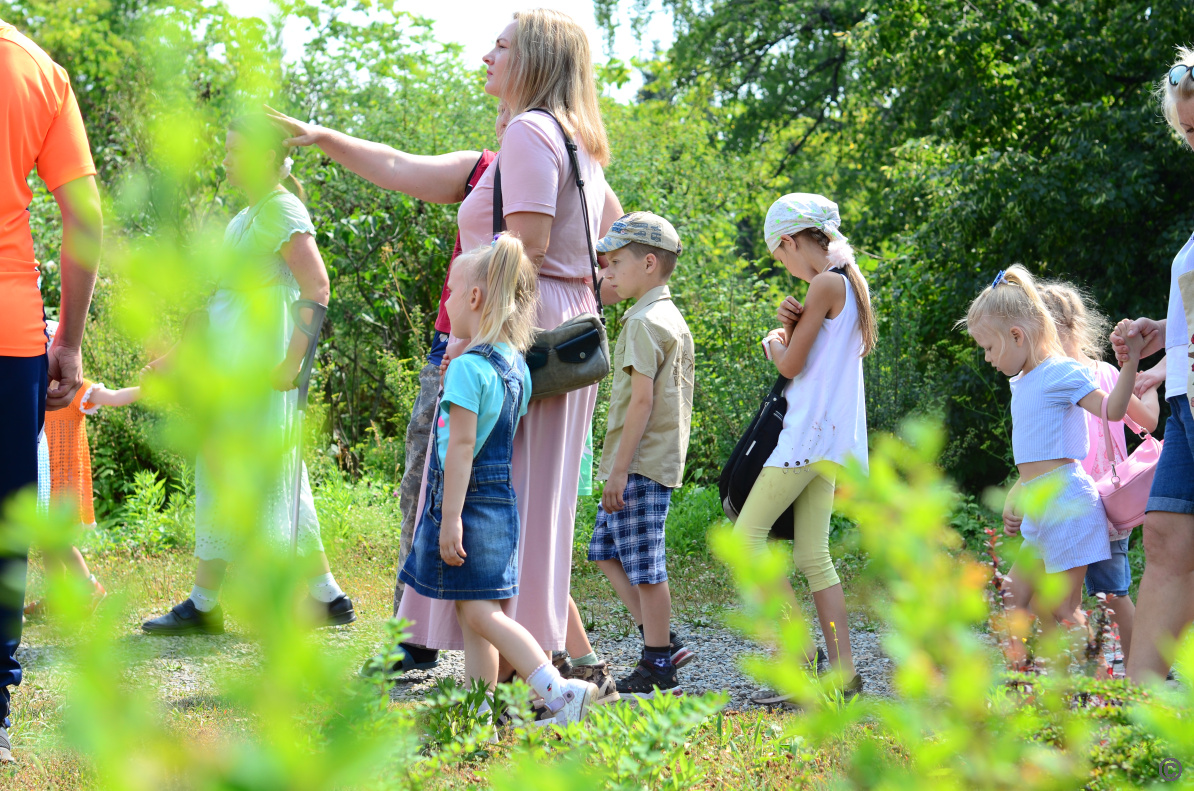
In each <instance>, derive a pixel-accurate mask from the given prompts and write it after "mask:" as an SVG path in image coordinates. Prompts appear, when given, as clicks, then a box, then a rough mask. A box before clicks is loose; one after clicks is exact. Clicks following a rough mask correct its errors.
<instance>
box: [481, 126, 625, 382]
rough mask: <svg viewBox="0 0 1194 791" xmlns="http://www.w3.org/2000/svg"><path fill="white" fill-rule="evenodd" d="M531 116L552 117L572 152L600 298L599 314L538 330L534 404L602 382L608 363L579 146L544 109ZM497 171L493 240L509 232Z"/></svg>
mask: <svg viewBox="0 0 1194 791" xmlns="http://www.w3.org/2000/svg"><path fill="white" fill-rule="evenodd" d="M533 112H540V113H544V114H545V115H548V116H551V119H552V120H553V121H555V122H556V126H558V127H560V133H561V134H563V135H564V147H565V148H567V149H568V159H569V160H570V161H571V162H572V172H573V174H574V175H575V178H576V186H577V188H578V189H579V190H580V211H581V219H582V223H583V224H584V227H585V240H586V241H587V242H588V245H589V265H590V266H591V267H592V270H593V296H594V297H596V298H597V315H593V314H592V313H582V314H580V315H579V316H573V317H572V318H570V319H568V320H567V321H565V322H564V323H563V324H561V325H560V326H558V327H556V328H555V329H550V330H543V329H536V330H535V339H534V341H532V343H531V348H530V349H528V350H527V353H526V361H527V368H529V369H530V371H531V400H536V399H539V398H551V397H552V396H558V395H563V394H564V393H570V392H572V391H573V390H580V389H581V388H583V387H588V386H589V385H593V384H596V383H597V382H600V381H601V380H602V379H604V378H605V377H607V376H609V372H610V358H609V340H608V339H607V338H606V334H605V317H604V316H603V315H602V305H601V288H600V285H599V281H598V277H597V251H596V250H595V248H594V247H593V234H592V231H591V230H590V229H589V204H588V201H587V200H586V199H585V182H584V180H583V179H582V178H581V177H580V162H579V161H578V159H577V156H576V143H574V142H573V141H572V138H571V137H569V136H568V133H567V132H566V131H564V126H563V125H562V124H561V123H560V121H559V119H558V118H556V117H555V116H554V115H552V114H551V113H550V112H548V111H547V110H543V109H540V108H535V110H534V111H533ZM493 167H494V176H493V235H494V236H495V237H496V236H497V235H498V234H499V233H501V232H502V231H504V230H505V229H506V217H505V214H504V213H503V212H502V169H501V164H500V160H498V161H495V162H494V163H493Z"/></svg>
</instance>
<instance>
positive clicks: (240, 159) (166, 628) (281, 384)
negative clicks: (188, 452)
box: [142, 115, 356, 635]
mask: <svg viewBox="0 0 1194 791" xmlns="http://www.w3.org/2000/svg"><path fill="white" fill-rule="evenodd" d="M284 138H285V134H284V133H283V132H282V131H281V130H280V129H278V127H276V126H275V125H274V124H272V123H271V122H270V121H269V120H268V119H267V118H266V117H265V116H264V115H252V116H244V117H241V118H238V119H236V120H235V121H233V123H232V124H231V126H230V127H229V130H228V134H227V138H226V141H225V147H226V154H225V157H224V167H225V170H226V171H227V176H228V181H229V183H230V184H232V185H233V186H235V187H239V188H240V189H241V190H243V191H244V192H245V194H246V196H247V197H248V199H249V202H250V206H249V207H248V208H246V209H244V210H242V211H241V212H240V213H239V214H237V215H236V216H235V217H233V218H232V221H231V222H230V223H229V224H228V228H227V230H226V231H225V234H224V244H225V248H226V249H227V250H228V251H229V252H230V253H231V254H232V258H233V259H234V261H235V266H234V267H232V268H230V269H229V271H227V272H224V273H222V274H221V276H220V279H219V282H218V284H217V288H216V291H215V293H214V294H213V295H212V297H211V300H210V302H209V303H208V309H207V313H208V319H209V321H208V328H207V332H208V336H209V337H208V340H209V341H210V348H212V349H213V350H214V354H215V355H216V356H217V357H219V358H220V359H221V361H223V362H226V363H227V364H228V365H229V366H230V367H231V368H235V367H236V366H238V365H240V366H243V365H244V364H245V360H246V359H248V358H247V357H246V355H255V356H259V355H262V354H265V355H267V356H269V357H271V358H272V360H276V361H277V362H276V363H275V364H274V365H275V367H274V368H273V371H272V372H271V373H270V374H269V381H270V384H271V385H272V387H273V390H272V391H270V392H269V394H268V395H267V396H266V399H267V401H268V403H266V404H265V405H264V408H263V411H262V415H263V422H264V424H265V425H266V427H267V428H269V429H273V428H276V429H278V432H279V433H278V436H282V437H290V438H293V437H295V436H297V431H296V428H297V426H296V423H297V391H296V390H295V389H294V387H295V385H294V380H295V378H296V377H297V375H298V373H299V369H300V367H301V365H302V361H303V357H304V355H305V353H306V349H307V343H308V341H307V337H306V335H304V334H303V333H302V331H301V330H298V329H296V327H295V323H294V319H293V318H292V316H291V312H290V306H291V305H292V304H293V303H294V302H295V301H296V300H299V299H303V300H311V301H314V302H318V303H319V304H322V305H327V303H328V298H329V296H330V293H331V289H330V285H329V282H328V274H327V269H326V268H325V267H324V264H323V259H322V258H321V257H320V254H319V248H318V247H317V246H316V244H315V227H314V226H313V225H312V224H311V216H310V215H309V214H308V213H307V208H306V206H304V205H303V201H302V198H303V192H302V187H301V186H300V185H299V183H298V181H297V180H296V179H295V178H294V177H293V176H291V175H290V168H291V165H292V164H293V163H292V161H291V159H290V157H289V156H288V154H289V148H288V147H287V146H285V145H284V144H283V140H284ZM283 183H285V184H286V185H287V186H286V188H284V187H283V186H282V185H283ZM306 312H307V313H310V310H309V309H307V311H306ZM304 320H309V318H308V317H304ZM263 328H268V329H266V330H265V334H266V337H262V332H263ZM258 359H259V357H258ZM211 461H212V460H211V459H210V458H205V457H204V454H202V453H201V454H200V457H199V459H198V460H197V461H196V464H195V557H196V558H197V559H198V561H199V563H198V568H197V570H196V573H195V587H194V589H193V590H192V591H191V595H190V596H189V597H188V598H187V599H186V600H185V601H183V602H182V603H181V604H179V605H177V606H175V607H174V608H173V609H172V610H171V611H170V612H168V613H166V614H165V615H162V616H160V617H158V618H154V619H153V620H150V621H147V622H146V623H144V624H143V625H142V629H144V630H145V631H146V632H148V633H150V634H164V635H173V634H198V633H203V634H220V633H222V632H223V631H224V616H223V612H222V610H221V609H220V607H219V589H220V586H221V584H222V583H223V579H224V572H225V570H226V568H227V565H228V563H229V562H230V561H232V560H234V559H235V557H236V554H237V550H238V549H239V544H241V543H242V540H241V537H240V536H238V535H237V533H236V532H235V531H234V530H230V529H229V528H228V527H227V525H226V524H222V522H224V521H225V520H224V519H222V518H221V515H220V505H221V504H220V503H219V502H218V501H217V499H216V494H217V491H216V489H215V486H214V481H213V477H214V474H215V472H216V471H214V470H212V469H211V468H210V466H209V464H210V463H211ZM296 464H302V460H301V459H299V458H298V452H297V448H296V447H295V446H294V444H293V440H291V444H290V450H289V451H287V452H285V453H284V454H283V458H282V463H281V465H280V469H279V470H278V471H277V474H276V475H274V476H273V477H271V480H273V481H275V483H274V484H273V485H272V486H271V487H270V488H269V489H268V490H267V491H266V493H265V496H264V502H263V505H262V511H261V513H260V514H259V516H258V519H257V521H256V526H257V527H258V528H259V529H260V530H261V531H263V533H264V534H265V537H266V539H267V540H268V541H270V542H272V543H273V544H274V545H276V546H277V548H278V550H279V551H285V550H286V549H288V548H289V546H290V542H291V531H292V519H293V516H292V513H293V512H292V508H293V504H294V480H295V465H296ZM222 472H224V474H227V471H222ZM300 480H301V484H300V490H299V525H298V550H299V552H300V553H301V554H302V555H303V556H304V557H305V558H307V561H308V563H309V564H310V565H311V566H312V567H313V570H314V571H316V572H317V573H316V575H315V576H313V577H312V578H311V579H310V580H309V585H308V588H309V591H310V594H311V598H312V599H313V601H312V602H311V605H312V606H311V609H313V610H314V611H315V612H316V613H318V616H317V617H318V621H317V622H318V623H319V625H323V626H328V625H334V624H345V623H350V622H352V621H354V620H355V619H356V614H355V612H354V610H353V605H352V601H351V600H350V599H349V598H348V597H347V596H346V595H345V594H344V592H343V591H342V590H340V587H339V585H337V584H336V581H335V578H334V577H333V576H332V574H331V571H330V568H329V566H328V562H327V556H326V555H325V554H324V551H323V543H322V542H321V540H320V537H319V520H318V517H317V516H316V513H315V503H314V500H313V499H312V497H311V486H310V483H309V481H308V478H307V470H306V465H303V466H302V469H301V473H300Z"/></svg>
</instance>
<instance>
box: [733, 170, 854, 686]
mask: <svg viewBox="0 0 1194 791" xmlns="http://www.w3.org/2000/svg"><path fill="white" fill-rule="evenodd" d="M840 225H841V216H840V215H839V214H838V208H837V204H836V203H834V202H833V201H831V200H828V199H826V198H824V197H822V196H820V195H812V194H808V193H794V194H791V195H785V196H784V197H782V198H780V199H779V200H777V201H776V202H775V203H774V204H772V206H771V208H770V210H769V211H768V212H767V221H766V224H765V225H764V233H765V236H766V239H767V247H768V249H769V250H770V251H771V255H772V256H773V257H774V258H775V260H777V261H779V262H780V263H781V264H783V265H784V267H785V268H786V269H787V270H788V272H789V273H791V274H792V276H794V277H798V278H800V279H801V280H804V281H806V282H807V283H808V284H809V287H808V295H807V297H806V299H805V303H804V304H803V305H801V304H800V303H799V302H798V301H797V300H796V299H795V298H793V297H788V298H787V299H785V300H784V302H783V304H782V305H781V306H780V309H779V320H780V323H781V324H782V325H783V326H782V328H781V329H778V330H775V331H773V332H772V333H771V334H769V335H768V336H767V338H766V339H765V340H764V341H763V347H764V350H765V351H766V352H767V354H768V358H769V359H770V360H771V361H772V362H774V363H775V367H776V368H777V369H778V370H779V373H780V375H781V376H785V377H788V378H789V379H790V380H791V381H790V382H789V383H788V385H787V387H786V388H785V390H784V396H785V398H786V399H787V402H788V410H787V413H786V416H785V418H784V428H783V431H782V433H781V434H780V437H779V442H778V443H777V444H776V447H775V450H774V451H773V452H772V454H771V456H770V457H769V458H768V459H767V462H766V465H765V467H764V469H763V471H762V473H760V475H759V477H758V480H757V481H756V482H755V485H754V487H753V488H752V489H751V492H750V496H749V497H748V498H747V500H746V503H745V504H744V505H743V506H742V512H741V513H740V514H739V515H738V519H737V522H736V523H735V528H734V532H735V534H736V535H738V536H740V537H741V539H742V540H743V541H745V542H746V543H747V544H748V545H749V546H751V547H752V548H753V549H755V550H756V551H760V550H762V549H763V547H764V545H765V542H766V539H767V536H768V533H769V532H770V529H771V526H772V525H773V524H774V523H775V521H776V519H778V518H779V517H780V516H781V515H782V514H783V513H784V512H785V511H786V510H787V509H788V507H789V506H794V514H795V517H794V518H795V523H794V530H793V533H794V544H793V559H794V560H795V563H796V566H797V568H799V569H800V571H801V573H803V574H804V575H805V577H806V578H807V579H808V583H809V588H810V589H811V590H812V593H813V601H814V603H815V604H816V607H817V616H818V619H819V620H820V622H821V629H822V632H823V633H824V635H825V641H826V646H827V648H828V662H829V664H830V666H831V667H833V668H834V669H835V670H837V671H840V672H841V674H842V678H843V679H844V680H846V684H845V687H844V692H845V694H846V696H847V697H851V696H853V695H854V694H857V693H859V692H861V691H862V676H861V675H859V674H858V673H857V672H856V671H855V668H854V661H853V657H852V654H851V650H850V630H849V626H848V624H847V619H846V600H845V595H844V593H843V591H842V584H841V581H840V580H839V579H838V576H837V571H836V570H835V569H834V567H833V559H832V558H831V557H830V555H829V520H830V516H831V515H832V513H833V488H834V481H835V479H836V477H837V473H838V470H839V469H840V468H841V466H842V465H844V464H846V463H847V462H848V461H850V460H853V461H855V462H857V463H858V464H861V465H862V467H863V469H866V467H867V433H866V403H865V393H864V391H863V383H862V358H863V357H865V356H866V355H867V354H868V353H870V351H871V349H872V348H874V346H875V341H876V331H875V316H874V314H873V313H872V312H871V303H870V296H869V292H868V290H867V284H866V280H865V279H863V276H862V272H861V271H859V269H858V266H857V265H856V264H855V263H854V251H853V250H852V249H851V247H850V245H849V243H848V242H847V240H846V237H845V236H844V235H843V234H842V232H841V230H840ZM783 593H784V595H785V596H786V597H787V598H788V599H790V603H791V608H792V611H795V610H796V606H797V605H796V594H795V593H794V592H793V590H792V587H791V585H789V584H788V583H787V581H786V580H785V581H784V590H783ZM809 660H810V663H816V662H817V661H818V660H821V661H824V655H823V654H822V653H821V651H820V649H817V652H816V656H815V657H814V656H811V655H810V657H809ZM789 699H790V696H788V695H782V694H776V693H770V692H768V693H763V694H760V695H756V696H755V697H754V698H753V699H752V700H754V701H755V702H756V703H760V704H764V705H771V704H777V703H779V704H783V703H787V702H788V701H789Z"/></svg>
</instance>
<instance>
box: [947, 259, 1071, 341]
mask: <svg viewBox="0 0 1194 791" xmlns="http://www.w3.org/2000/svg"><path fill="white" fill-rule="evenodd" d="M983 322H998V323H999V324H1000V325H1001V326H1002V327H1003V328H1004V329H1010V328H1011V327H1019V328H1021V329H1022V330H1024V334H1025V335H1026V336H1027V337H1028V342H1029V343H1030V344H1032V348H1033V349H1034V350H1035V351H1037V352H1044V356H1046V357H1047V356H1049V355H1053V354H1059V355H1062V356H1064V355H1065V349H1063V348H1062V346H1061V339H1060V338H1059V337H1058V335H1057V326H1056V325H1055V324H1054V323H1053V315H1052V314H1051V313H1050V312H1049V308H1048V307H1046V306H1045V301H1044V300H1043V299H1042V298H1041V292H1040V289H1039V288H1037V284H1036V278H1034V277H1033V276H1032V273H1031V272H1029V271H1028V270H1027V269H1025V268H1024V267H1023V266H1021V265H1020V264H1013V265H1012V266H1011V267H1010V268H1009V269H1008V270H1007V271H1005V272H1002V273H1000V276H999V277H998V278H997V279H996V281H995V283H993V284H992V285H989V286H987V287H986V288H984V289H983V290H982V293H980V294H979V295H978V296H977V297H975V298H974V301H973V302H971V303H970V310H968V311H966V318H964V319H962V320H961V321H959V322H958V324H959V325H961V326H964V327H966V328H968V329H971V328H973V327H974V326H975V325H976V324H981V323H983Z"/></svg>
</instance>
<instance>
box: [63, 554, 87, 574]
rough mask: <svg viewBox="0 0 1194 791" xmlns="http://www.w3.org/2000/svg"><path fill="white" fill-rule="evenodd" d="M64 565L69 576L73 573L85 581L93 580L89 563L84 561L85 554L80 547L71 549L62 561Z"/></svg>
mask: <svg viewBox="0 0 1194 791" xmlns="http://www.w3.org/2000/svg"><path fill="white" fill-rule="evenodd" d="M62 565H63V567H64V568H65V569H66V571H67V573H68V574H71V573H73V574H74V575H75V576H78V577H82V578H83V579H85V580H90V579H91V569H89V568H87V561H86V560H84V559H83V553H82V552H80V551H79V548H78V547H71V548H70V552H69V553H67V554H66V555H65V556H64V557H63V559H62Z"/></svg>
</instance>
